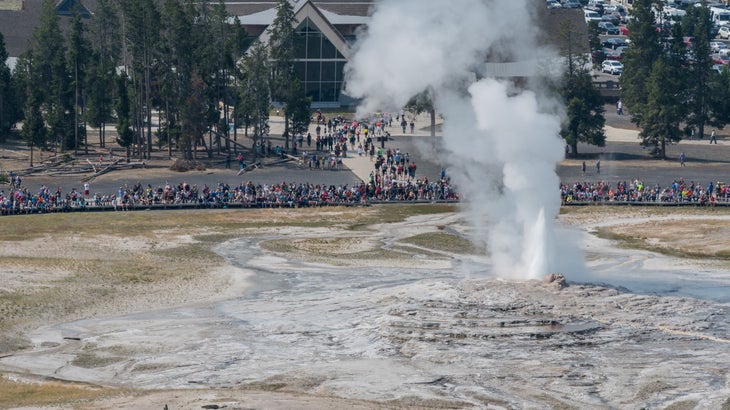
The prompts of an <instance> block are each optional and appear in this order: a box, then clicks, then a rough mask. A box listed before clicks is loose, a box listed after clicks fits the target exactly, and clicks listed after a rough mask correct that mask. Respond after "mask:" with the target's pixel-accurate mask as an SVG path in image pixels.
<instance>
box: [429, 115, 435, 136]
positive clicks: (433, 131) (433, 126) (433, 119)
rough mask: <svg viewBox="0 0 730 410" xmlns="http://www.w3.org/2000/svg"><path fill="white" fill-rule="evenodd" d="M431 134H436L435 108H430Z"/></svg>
mask: <svg viewBox="0 0 730 410" xmlns="http://www.w3.org/2000/svg"><path fill="white" fill-rule="evenodd" d="M430 114H431V136H432V137H435V136H436V110H435V109H433V108H431V111H430Z"/></svg>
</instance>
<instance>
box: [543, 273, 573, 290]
mask: <svg viewBox="0 0 730 410" xmlns="http://www.w3.org/2000/svg"><path fill="white" fill-rule="evenodd" d="M542 283H544V284H545V285H547V286H551V287H554V288H556V289H558V290H559V289H563V288H567V287H568V281H567V280H565V276H563V274H562V273H551V274H548V275H547V276H545V279H543V281H542Z"/></svg>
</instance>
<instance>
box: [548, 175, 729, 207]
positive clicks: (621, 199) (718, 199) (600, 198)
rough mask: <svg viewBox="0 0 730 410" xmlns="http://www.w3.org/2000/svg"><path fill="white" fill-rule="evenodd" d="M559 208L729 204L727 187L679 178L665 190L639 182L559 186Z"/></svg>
mask: <svg viewBox="0 0 730 410" xmlns="http://www.w3.org/2000/svg"><path fill="white" fill-rule="evenodd" d="M560 197H561V200H562V203H563V205H570V204H576V203H578V204H580V203H654V204H661V205H668V204H696V205H710V206H712V205H716V204H718V203H730V185H728V184H724V183H722V182H709V183H708V184H706V185H703V184H701V183H698V182H694V181H689V182H687V181H685V180H684V179H682V178H679V179H676V180H674V181H673V182H672V183H671V184H670V185H669V186H661V185H659V184H655V185H653V186H647V185H646V184H644V182H643V181H641V180H639V179H635V180H633V181H619V182H617V183H616V184H615V185H612V184H611V183H609V182H608V181H595V182H574V183H572V184H568V183H561V184H560Z"/></svg>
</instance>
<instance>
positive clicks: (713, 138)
mask: <svg viewBox="0 0 730 410" xmlns="http://www.w3.org/2000/svg"><path fill="white" fill-rule="evenodd" d="M713 142H714V143H715V145H717V138H716V137H715V130H712V134H710V144H712V143H713Z"/></svg>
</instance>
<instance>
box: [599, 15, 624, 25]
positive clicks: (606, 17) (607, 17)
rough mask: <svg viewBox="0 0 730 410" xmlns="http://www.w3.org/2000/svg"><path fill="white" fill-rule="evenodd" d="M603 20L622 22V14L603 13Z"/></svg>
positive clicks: (614, 22) (615, 22) (616, 23)
mask: <svg viewBox="0 0 730 410" xmlns="http://www.w3.org/2000/svg"><path fill="white" fill-rule="evenodd" d="M601 21H607V22H609V23H613V24H614V25H619V24H621V15H619V14H617V13H603V15H602V16H601Z"/></svg>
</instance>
